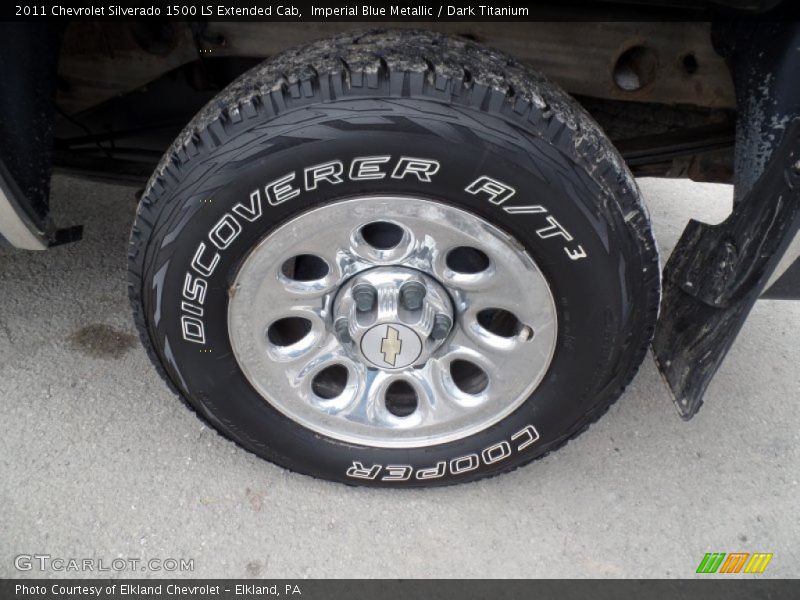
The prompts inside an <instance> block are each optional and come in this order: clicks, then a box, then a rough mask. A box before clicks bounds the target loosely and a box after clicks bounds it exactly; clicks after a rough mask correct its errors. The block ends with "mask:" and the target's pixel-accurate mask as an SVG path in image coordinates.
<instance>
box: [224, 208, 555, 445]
mask: <svg viewBox="0 0 800 600" xmlns="http://www.w3.org/2000/svg"><path fill="white" fill-rule="evenodd" d="M228 325H229V332H230V341H231V346H232V348H233V351H234V354H235V357H236V360H237V362H238V364H239V366H240V367H241V369H242V371H243V373H244V374H245V376H246V377H247V379H248V381H249V382H250V384H251V385H252V386H253V387H254V388H255V389H256V390H257V391H258V392H259V394H260V395H261V396H262V397H263V398H264V400H265V401H266V402H268V403H270V404H271V405H272V406H274V407H275V408H276V409H278V410H279V411H280V412H282V413H283V414H285V415H286V416H287V417H289V418H290V419H292V420H294V421H295V422H297V423H299V424H301V425H303V426H304V427H307V428H308V429H311V430H313V431H315V432H318V433H320V434H322V435H325V436H328V437H331V438H335V439H337V440H341V441H343V442H348V443H355V444H363V445H369V446H377V447H391V448H404V447H419V446H429V445H434V444H441V443H444V442H449V441H453V440H456V439H460V438H463V437H466V436H469V435H472V434H474V433H476V432H478V431H481V430H483V429H485V428H487V427H489V426H491V425H492V424H494V423H497V422H498V421H500V420H501V419H503V418H504V417H506V416H508V415H509V414H511V413H512V412H513V411H514V410H515V409H516V408H518V407H519V406H520V405H521V404H522V403H523V402H524V401H525V400H526V399H527V398H528V397H529V396H530V394H531V393H532V392H533V390H534V389H535V388H536V386H537V385H538V384H539V383H540V381H541V380H542V378H543V377H544V375H545V373H546V372H547V369H548V366H549V365H550V361H551V359H552V356H553V352H554V348H555V343H556V335H557V322H556V310H555V304H554V301H553V297H552V294H551V292H550V289H549V287H548V284H547V281H546V280H545V278H544V276H543V275H542V273H541V272H540V271H539V269H538V268H537V266H536V264H535V263H534V261H533V260H532V259H531V257H530V256H529V255H528V254H527V253H526V252H525V251H524V250H523V248H522V247H521V245H520V244H519V243H518V242H517V241H516V240H514V239H513V238H512V237H510V236H508V235H507V234H506V233H504V232H503V231H501V230H500V229H498V228H497V227H495V226H494V225H492V224H490V223H489V222H487V221H485V220H483V219H481V218H480V217H478V216H476V215H473V214H471V213H468V212H465V211H463V210H460V209H457V208H454V207H452V206H448V205H445V204H442V203H439V202H435V201H432V200H425V199H420V198H410V197H399V196H394V197H391V196H382V197H365V198H358V199H352V200H345V201H342V202H336V203H332V204H329V205H326V206H324V207H322V208H317V209H314V210H311V211H309V212H306V213H304V214H302V215H300V216H298V217H295V218H294V219H292V220H291V221H289V222H287V223H285V224H283V225H282V226H280V227H279V228H277V229H276V230H274V231H273V232H272V233H271V234H269V235H268V236H267V237H266V238H265V239H264V240H263V241H262V242H261V243H260V244H259V245H258V246H257V247H256V248H255V249H254V250H253V251H252V252H251V253H250V254H249V256H248V257H247V258H246V260H245V261H244V263H243V264H242V266H241V268H240V269H239V272H238V274H237V276H236V279H235V282H234V285H233V287H232V289H231V299H230V302H229V307H228Z"/></svg>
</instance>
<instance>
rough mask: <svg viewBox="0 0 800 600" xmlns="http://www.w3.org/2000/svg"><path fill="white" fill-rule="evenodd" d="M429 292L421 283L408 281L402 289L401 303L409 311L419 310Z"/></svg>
mask: <svg viewBox="0 0 800 600" xmlns="http://www.w3.org/2000/svg"><path fill="white" fill-rule="evenodd" d="M427 292H428V290H427V289H425V286H424V285H422V284H421V283H420V282H419V281H408V282H406V283H404V284H403V287H401V288H400V303H401V304H402V305H403V306H404V307H405V308H407V309H408V310H419V309H420V308H422V301H423V300H424V299H425V294H426V293H427Z"/></svg>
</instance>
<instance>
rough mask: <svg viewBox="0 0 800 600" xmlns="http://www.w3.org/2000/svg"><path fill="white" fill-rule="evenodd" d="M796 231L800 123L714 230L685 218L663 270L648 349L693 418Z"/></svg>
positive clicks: (799, 222)
mask: <svg viewBox="0 0 800 600" xmlns="http://www.w3.org/2000/svg"><path fill="white" fill-rule="evenodd" d="M798 228H800V119H795V120H793V121H792V122H791V123H790V124H789V126H788V127H787V129H786V132H785V135H784V136H783V141H782V143H781V145H780V146H779V147H778V148H776V149H775V151H774V152H773V153H772V156H771V159H770V160H769V162H768V164H767V167H766V169H765V170H764V172H763V173H762V174H761V177H760V178H759V179H758V180H757V181H756V182H755V184H754V185H753V186H752V187H751V188H750V191H749V192H748V193H747V195H746V196H745V197H744V198H742V199H740V200H739V201H737V202H736V204H735V205H734V209H733V212H732V213H731V215H730V216H729V217H728V218H727V219H726V220H725V221H724V222H723V223H720V224H719V225H706V224H703V223H699V222H697V221H691V222H690V223H689V225H688V226H687V227H686V230H685V231H684V232H683V235H682V236H681V239H680V241H679V242H678V245H677V246H676V248H675V251H674V252H673V254H672V256H670V259H669V261H668V262H667V265H666V267H665V269H664V288H663V295H662V305H661V315H660V317H659V321H658V324H657V326H656V333H655V338H654V340H653V352H654V354H655V359H656V363H657V364H658V368H659V370H660V371H661V373H662V375H663V376H664V379H665V380H666V382H667V384H668V385H669V388H670V390H671V392H672V395H673V398H674V400H675V404H676V406H677V407H678V411H679V412H680V415H681V417H682V418H684V419H687V420H688V419H690V418H692V417H693V416H694V415H695V413H697V411H698V409H699V408H700V406H701V404H702V398H703V393H704V392H705V390H706V388H707V387H708V384H709V383H710V382H711V379H712V377H713V376H714V374H715V373H716V371H717V369H718V368H719V366H720V364H721V363H722V359H723V358H725V355H726V354H727V353H728V350H729V349H730V347H731V345H732V344H733V341H734V339H735V338H736V336H737V334H738V333H739V330H740V329H741V327H742V325H743V323H744V320H745V318H746V317H747V315H748V313H749V312H750V310H751V309H752V307H753V304H755V301H756V300H757V299H758V297H759V295H760V294H761V292H762V290H763V289H764V287H765V285H766V283H767V281H768V280H769V277H770V275H771V274H772V272H773V271H774V269H775V267H776V266H777V264H778V262H779V261H780V258H781V257H782V256H783V253H784V252H785V250H786V248H787V247H788V245H789V243H790V242H791V241H792V239H793V237H794V235H795V234H796V233H797V232H798Z"/></svg>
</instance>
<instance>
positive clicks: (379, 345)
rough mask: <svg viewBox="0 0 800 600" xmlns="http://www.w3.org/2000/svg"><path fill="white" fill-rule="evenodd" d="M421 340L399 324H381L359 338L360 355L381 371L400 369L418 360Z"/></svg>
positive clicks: (410, 330) (412, 331) (408, 328)
mask: <svg viewBox="0 0 800 600" xmlns="http://www.w3.org/2000/svg"><path fill="white" fill-rule="evenodd" d="M421 353H422V340H420V339H419V336H418V335H417V334H416V333H414V330H413V329H411V328H410V327H406V326H405V325H401V324H400V323H381V324H380V325H375V326H374V327H372V328H371V329H369V330H367V332H366V333H365V334H364V336H363V337H362V338H361V354H363V355H364V357H365V358H366V359H367V360H368V361H369V362H371V363H372V364H373V365H375V366H376V367H380V368H381V369H402V368H404V367H407V366H409V365H412V364H414V362H415V361H416V360H417V359H418V358H419V355H420V354H421Z"/></svg>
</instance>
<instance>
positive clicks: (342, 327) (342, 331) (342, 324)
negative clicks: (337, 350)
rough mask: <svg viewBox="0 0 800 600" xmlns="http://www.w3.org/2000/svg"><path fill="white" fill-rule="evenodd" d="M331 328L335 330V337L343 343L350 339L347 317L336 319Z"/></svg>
mask: <svg viewBox="0 0 800 600" xmlns="http://www.w3.org/2000/svg"><path fill="white" fill-rule="evenodd" d="M333 329H334V331H336V337H337V338H339V341H340V342H342V343H343V344H347V343H348V342H350V341H352V338H351V337H350V326H349V325H348V323H347V319H345V318H341V319H337V320H336V323H334V324H333Z"/></svg>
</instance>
